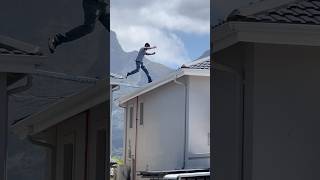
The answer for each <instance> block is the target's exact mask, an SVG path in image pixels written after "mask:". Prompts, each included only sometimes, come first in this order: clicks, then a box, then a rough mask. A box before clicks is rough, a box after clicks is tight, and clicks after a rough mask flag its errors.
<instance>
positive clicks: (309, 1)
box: [226, 0, 320, 24]
mask: <svg viewBox="0 0 320 180" xmlns="http://www.w3.org/2000/svg"><path fill="white" fill-rule="evenodd" d="M319 16H320V0H300V1H296V2H294V3H290V4H284V5H281V6H279V7H276V8H272V9H267V10H265V11H262V12H258V13H255V14H251V15H243V14H241V11H239V10H234V11H233V12H232V13H231V14H230V15H229V16H228V17H227V19H226V21H244V22H266V23H290V24H320V17H319Z"/></svg>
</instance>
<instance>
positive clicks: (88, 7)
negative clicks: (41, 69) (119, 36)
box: [48, 0, 110, 53]
mask: <svg viewBox="0 0 320 180" xmlns="http://www.w3.org/2000/svg"><path fill="white" fill-rule="evenodd" d="M106 1H107V0H82V7H83V11H84V22H83V24H82V25H80V26H77V27H75V28H73V29H71V30H70V31H68V32H66V33H58V34H55V35H54V36H52V37H49V41H48V46H49V50H50V52H51V53H54V52H55V50H56V48H57V46H59V45H61V44H62V43H66V42H70V41H74V40H77V39H79V38H81V37H83V36H85V35H87V34H90V33H91V32H92V31H93V30H94V28H95V24H96V22H97V21H100V22H101V24H102V25H103V26H104V27H105V29H106V30H108V31H109V32H110V16H109V13H108V12H107V6H108V4H107V2H106Z"/></svg>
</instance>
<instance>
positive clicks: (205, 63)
mask: <svg viewBox="0 0 320 180" xmlns="http://www.w3.org/2000/svg"><path fill="white" fill-rule="evenodd" d="M189 68H191V69H210V60H209V59H208V60H206V61H203V62H200V63H197V64H194V65H191V66H190V67H189Z"/></svg>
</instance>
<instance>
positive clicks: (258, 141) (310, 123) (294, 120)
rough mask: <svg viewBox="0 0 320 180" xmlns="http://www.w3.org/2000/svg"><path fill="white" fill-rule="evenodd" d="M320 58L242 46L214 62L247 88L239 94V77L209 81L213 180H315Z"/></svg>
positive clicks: (292, 49)
mask: <svg viewBox="0 0 320 180" xmlns="http://www.w3.org/2000/svg"><path fill="white" fill-rule="evenodd" d="M319 54H320V48H319V47H304V46H289V45H266V44H244V43H242V44H237V45H235V46H232V47H230V48H227V49H226V50H223V51H221V52H219V53H216V54H215V55H214V60H215V61H217V62H219V63H221V64H225V65H228V66H231V67H233V68H234V69H235V70H237V71H238V72H240V75H241V76H242V78H243V79H244V82H245V85H244V86H243V87H244V91H242V90H241V84H240V85H239V83H238V80H237V78H236V75H232V73H231V74H230V73H221V72H220V73H219V71H217V72H216V74H215V73H214V74H215V75H214V76H213V79H214V81H213V82H214V86H213V87H214V89H213V91H212V93H213V96H212V98H213V99H212V102H213V107H212V113H213V118H214V119H213V133H214V134H213V141H212V142H213V151H212V154H213V156H212V157H213V159H212V162H213V168H214V169H215V172H214V176H215V177H214V178H216V179H218V178H219V179H241V176H244V178H245V179H253V180H269V179H273V180H280V179H290V180H298V179H299V180H300V179H319V178H320V173H319V172H318V167H319V160H320V156H319V155H318V154H319V152H320V143H319V142H318V141H319V140H318V138H317V137H319V135H320V131H319V130H318V127H319V125H320V123H319V121H318V120H319V110H318V108H317V106H318V102H319V100H320V98H319V97H320V96H319V95H318V94H319V91H320V84H319V83H318V81H319V80H318V79H319V77H320V71H319V67H320V61H319ZM239 87H240V88H239ZM243 95H244V99H242V97H243ZM243 100H244V101H243Z"/></svg>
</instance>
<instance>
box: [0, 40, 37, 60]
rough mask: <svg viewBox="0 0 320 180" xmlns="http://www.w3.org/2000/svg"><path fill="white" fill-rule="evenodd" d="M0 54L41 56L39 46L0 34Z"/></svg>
mask: <svg viewBox="0 0 320 180" xmlns="http://www.w3.org/2000/svg"><path fill="white" fill-rule="evenodd" d="M0 55H29V56H42V55H43V53H42V52H41V51H40V48H39V47H37V46H34V45H31V44H28V43H25V42H22V41H18V40H16V39H12V38H10V37H7V36H0Z"/></svg>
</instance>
